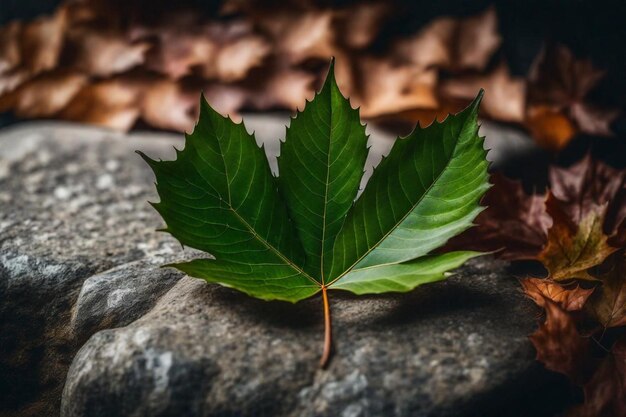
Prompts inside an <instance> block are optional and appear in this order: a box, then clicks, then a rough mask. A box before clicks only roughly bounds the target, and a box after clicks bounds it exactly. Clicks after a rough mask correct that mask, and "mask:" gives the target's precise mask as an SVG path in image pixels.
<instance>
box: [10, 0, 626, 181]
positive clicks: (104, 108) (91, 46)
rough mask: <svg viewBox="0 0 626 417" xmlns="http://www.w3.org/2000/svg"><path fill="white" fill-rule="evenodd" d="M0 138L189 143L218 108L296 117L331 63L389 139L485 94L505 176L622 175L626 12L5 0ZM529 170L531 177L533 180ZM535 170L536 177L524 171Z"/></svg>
mask: <svg viewBox="0 0 626 417" xmlns="http://www.w3.org/2000/svg"><path fill="white" fill-rule="evenodd" d="M1 5H2V6H1V7H0V25H1V26H0V125H2V126H6V125H9V124H12V123H17V122H19V121H20V120H24V119H58V120H68V121H74V122H80V123H88V124H94V125H99V126H105V127H109V128H112V129H116V130H122V131H126V130H131V129H157V130H166V131H184V130H189V129H191V128H192V126H193V123H194V120H195V118H196V111H197V104H198V95H199V92H200V91H203V92H204V94H205V95H206V97H207V99H208V101H209V102H210V103H211V105H212V106H213V107H215V108H216V109H218V110H219V111H220V112H222V113H224V114H230V115H232V116H234V117H235V118H237V117H238V115H240V114H241V113H242V112H246V113H249V112H269V111H272V112H274V111H294V110H295V109H296V108H298V107H300V108H301V107H302V106H303V105H304V103H305V99H311V98H312V97H313V94H314V92H315V90H316V88H318V87H319V86H320V83H321V81H322V78H323V76H324V75H325V72H326V70H327V67H328V62H329V57H331V56H335V57H336V59H337V78H338V82H339V84H340V87H341V88H342V91H344V93H345V94H346V95H348V96H349V97H350V98H351V101H352V103H353V105H355V106H357V105H358V106H360V107H361V114H362V116H363V118H364V119H366V120H367V121H368V122H372V123H374V124H376V125H379V126H383V127H385V128H386V129H388V130H390V131H391V132H392V133H394V134H396V133H397V134H403V133H407V132H408V130H409V129H410V127H411V126H412V125H414V124H415V123H416V122H420V123H421V124H422V125H424V124H428V123H430V122H431V121H432V120H433V119H434V118H439V119H442V118H443V117H445V115H447V114H448V113H449V112H456V111H458V110H459V109H460V108H462V107H463V106H465V105H466V104H467V103H468V102H469V101H470V100H471V99H472V98H473V97H474V96H475V95H476V93H477V92H478V90H479V88H481V87H482V88H484V89H485V90H486V95H485V100H484V102H483V107H482V117H483V118H485V119H490V120H493V121H495V122H497V123H501V124H506V125H509V126H512V127H514V128H515V129H519V130H520V131H523V132H526V133H527V134H528V136H529V137H530V138H532V139H529V140H530V141H532V142H533V147H532V148H530V149H532V151H531V152H530V154H528V155H527V154H523V155H519V154H518V155H512V156H511V159H512V162H511V163H510V164H508V165H507V167H506V168H505V170H508V171H509V172H507V173H508V174H509V175H511V176H515V177H519V178H523V179H527V180H528V181H527V182H531V183H532V184H533V185H534V186H541V182H542V179H543V178H545V175H544V173H545V171H546V169H547V164H548V163H549V162H554V161H555V160H556V161H557V162H562V163H568V161H574V160H577V159H579V158H580V156H581V155H582V154H584V153H585V152H587V151H588V150H589V149H591V151H592V152H593V153H594V154H596V156H599V157H601V158H602V159H606V160H608V161H609V162H610V163H612V164H613V165H616V166H623V165H624V163H625V161H624V160H623V159H624V158H623V156H622V155H623V151H624V146H623V143H624V141H623V136H624V135H625V134H626V121H625V119H624V115H623V109H624V107H625V104H626V103H625V102H626V94H625V93H626V77H624V74H626V48H624V47H623V41H624V39H626V25H624V17H625V16H626V5H625V3H624V2H622V1H578V0H563V1H559V0H550V1H496V2H493V1H486V0H485V1H483V0H476V1H467V0H446V1H437V2H425V1H408V0H384V1H368V2H364V1H347V0H345V1H317V2H314V1H307V0H292V1H279V2H278V1H277V2H273V1H263V2H262V1H246V0H230V1H207V0H181V1H176V2H171V1H167V0H158V1H155V0H65V1H58V0H1ZM528 164H531V166H533V169H532V170H529V165H528ZM529 171H531V172H529Z"/></svg>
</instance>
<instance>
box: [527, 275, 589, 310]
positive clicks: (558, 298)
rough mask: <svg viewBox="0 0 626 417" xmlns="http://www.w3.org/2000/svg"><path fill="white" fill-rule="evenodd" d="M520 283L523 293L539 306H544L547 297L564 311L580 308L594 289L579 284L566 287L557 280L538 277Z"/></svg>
mask: <svg viewBox="0 0 626 417" xmlns="http://www.w3.org/2000/svg"><path fill="white" fill-rule="evenodd" d="M521 284H522V288H523V289H524V293H525V294H526V295H527V296H528V297H530V298H531V299H532V300H533V301H534V302H535V304H537V305H538V306H539V307H545V306H546V302H545V300H546V299H548V300H550V301H552V302H554V303H556V304H558V305H559V307H561V308H562V309H563V310H565V311H576V310H580V309H582V308H583V306H584V305H585V303H586V302H587V299H588V298H589V296H590V295H591V294H592V293H593V291H594V288H587V289H585V288H581V287H579V286H575V287H573V288H566V287H564V286H562V285H561V284H559V283H557V282H554V281H551V280H548V279H539V278H526V279H523V280H521Z"/></svg>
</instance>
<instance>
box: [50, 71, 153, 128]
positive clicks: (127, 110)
mask: <svg viewBox="0 0 626 417" xmlns="http://www.w3.org/2000/svg"><path fill="white" fill-rule="evenodd" d="M141 88H142V86H141V83H139V82H138V81H137V80H136V79H132V78H124V77H119V78H113V79H109V80H105V81H100V82H98V83H94V84H91V85H88V86H86V87H84V88H83V89H82V90H80V91H79V92H78V94H76V95H75V96H74V98H73V99H72V100H71V101H70V103H69V104H68V105H67V107H66V108H65V109H63V111H62V112H61V113H60V115H59V116H60V117H61V118H62V119H65V120H72V121H78V122H83V123H91V124H94V125H98V126H104V127H109V128H112V129H117V130H129V129H130V128H131V127H132V126H133V125H134V124H135V122H136V120H137V118H138V117H139V113H140V109H139V99H140V94H141Z"/></svg>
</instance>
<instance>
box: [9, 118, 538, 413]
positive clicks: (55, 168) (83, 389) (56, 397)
mask: <svg viewBox="0 0 626 417" xmlns="http://www.w3.org/2000/svg"><path fill="white" fill-rule="evenodd" d="M284 119H286V118H285V117H282V116H280V117H278V118H273V117H269V118H268V117H262V116H253V117H251V118H248V119H246V120H247V126H248V127H249V128H250V130H256V131H257V132H258V139H259V140H260V141H263V142H265V144H266V149H267V151H268V153H269V154H270V155H275V154H276V153H277V152H278V142H277V140H276V139H278V138H280V137H282V135H283V134H284V128H283V125H284V121H285V120H284ZM370 133H372V139H371V140H370V142H371V144H372V154H371V156H370V158H369V159H368V163H367V165H368V167H367V168H368V170H370V171H371V166H372V165H374V164H376V163H377V161H378V160H379V159H380V156H381V154H382V153H384V152H386V150H387V149H389V147H390V146H391V145H392V144H393V137H392V136H391V135H388V134H386V133H383V132H381V131H378V130H376V129H373V128H372V129H370ZM182 143H183V141H182V135H169V134H156V133H143V134H141V133H140V134H131V135H125V134H120V133H113V132H110V131H107V130H103V129H98V128H93V127H81V126H77V125H71V124H65V123H50V122H46V123H26V124H24V125H22V126H20V127H16V128H12V129H8V130H4V131H2V132H0V398H2V401H0V416H46V417H47V416H55V415H58V414H59V407H60V403H61V390H62V388H63V385H64V383H65V380H66V376H67V371H68V368H69V367H70V364H71V363H72V360H73V359H74V357H75V355H76V352H78V350H79V348H80V347H81V346H82V345H83V344H84V343H85V341H87V340H88V339H89V338H90V336H92V335H93V334H94V333H95V335H94V336H93V338H91V339H89V342H87V344H86V345H85V347H84V348H83V349H82V350H81V353H80V354H79V355H78V357H76V359H75V361H74V365H73V366H72V371H71V373H70V379H69V380H68V382H67V385H66V388H65V392H66V398H65V400H64V403H63V404H64V413H65V415H83V416H92V415H93V416H97V415H107V416H108V415H111V416H114V415H128V414H133V413H134V415H177V416H178V415H229V413H231V414H233V415H246V413H247V414H249V415H277V416H278V415H304V416H306V415H342V414H343V415H346V416H358V415H376V414H378V413H381V412H383V413H392V415H393V413H395V414H396V415H410V414H415V413H414V411H415V410H418V411H419V412H420V413H422V414H424V415H429V414H428V413H431V411H432V412H433V413H435V414H432V415H438V414H436V413H439V414H441V415H444V414H445V410H446V407H451V406H452V405H453V404H457V403H458V404H466V403H472V401H475V400H472V398H476V395H478V396H480V395H483V394H484V395H491V393H492V392H493V391H494V389H496V388H494V387H502V386H503V384H504V386H509V385H507V384H513V385H515V384H518V383H524V382H526V381H529V380H530V379H529V378H531V376H532V375H531V374H532V373H530V374H529V372H530V371H528V370H529V369H530V368H531V363H532V360H531V356H532V355H531V354H532V351H531V349H530V345H529V344H528V342H527V341H526V339H525V334H526V333H527V332H529V331H530V329H531V328H532V325H531V324H532V323H531V321H532V320H530V319H529V317H532V315H528V314H524V315H522V316H520V317H522V318H523V320H522V322H519V320H517V316H516V314H517V313H516V312H517V310H518V309H520V308H522V306H523V308H526V307H527V305H526V304H524V302H523V300H522V297H521V296H520V295H519V294H517V293H516V291H515V285H514V284H513V283H510V282H505V281H507V279H508V277H507V276H506V274H503V272H502V270H501V267H500V266H497V267H496V266H494V265H492V264H490V263H489V262H486V263H485V262H483V263H480V262H479V263H478V264H476V265H475V266H474V267H473V269H472V268H469V269H467V270H466V272H465V275H464V276H466V277H468V276H470V275H473V272H472V271H474V272H476V271H478V275H479V276H478V277H474V278H472V280H475V283H474V281H468V282H462V280H461V281H458V282H457V281H452V282H450V283H445V284H441V285H439V284H438V285H437V286H431V288H426V289H425V290H423V291H422V290H419V291H418V292H416V293H414V294H410V295H403V296H388V297H374V298H365V299H360V300H356V299H354V298H351V297H349V296H342V295H337V296H336V297H335V300H334V309H335V322H336V333H337V347H338V350H339V354H338V355H337V357H336V359H335V361H334V362H333V364H332V365H331V368H330V369H329V370H328V371H320V370H318V369H317V366H316V362H317V359H318V358H317V356H318V353H319V352H318V348H319V344H320V340H319V339H320V334H319V333H320V331H321V329H320V325H319V324H320V322H321V315H320V311H319V310H320V308H319V305H318V303H319V300H311V301H308V302H305V303H302V304H299V305H297V306H291V305H284V304H282V303H264V302H260V301H257V300H252V299H249V298H247V297H245V296H242V295H241V294H239V293H237V292H234V291H231V290H228V289H225V288H219V287H215V286H211V285H207V284H204V283H203V282H201V281H195V280H190V279H184V280H183V281H180V279H181V277H182V275H181V274H179V273H177V272H174V271H172V270H169V269H160V268H158V265H160V264H162V263H165V262H170V261H173V260H175V259H183V258H189V257H196V256H198V255H197V254H196V253H193V252H191V251H189V250H186V251H185V253H182V252H181V248H180V245H179V244H178V243H177V242H176V241H175V240H174V239H172V238H171V237H169V236H168V235H165V234H161V233H155V231H154V229H155V228H156V227H158V226H160V225H161V224H162V222H161V219H160V218H159V217H158V215H157V214H156V213H155V212H154V210H152V209H151V208H150V207H149V206H148V204H146V200H149V199H156V197H155V192H154V187H153V185H152V182H153V175H152V173H151V172H150V170H149V168H148V167H147V166H146V164H144V163H143V162H142V161H141V160H140V158H139V157H138V156H137V155H135V154H134V153H133V151H134V150H135V149H141V150H143V151H144V152H146V153H147V154H149V155H150V156H152V157H162V158H171V157H173V155H174V152H173V148H172V145H176V146H179V147H180V146H182ZM271 164H274V161H271ZM274 168H275V166H274ZM366 176H367V174H366ZM476 268H478V269H476ZM493 268H495V269H493ZM492 270H493V271H495V272H493V271H492ZM460 278H461V277H459V279H460ZM489 280H492V281H489ZM496 281H497V284H493V283H494V282H496ZM500 281H503V283H502V285H500V284H501V283H500ZM177 282H178V284H176V283H177ZM489 282H492V284H493V285H498V287H494V288H491V284H489ZM500 286H501V288H499V287H500ZM164 294H165V295H164ZM423 294H426V295H423ZM456 296H458V297H459V300H456V299H454V297H456ZM431 297H434V298H432V300H431ZM451 297H452V298H451ZM501 297H503V298H501ZM499 299H500V301H498V300H499ZM433 300H434V301H433ZM502 300H506V301H504V302H503V301H502ZM457 301H458V303H459V304H458V305H457V304H456V303H457ZM414 303H415V304H414ZM509 303H510V304H509ZM424 317H426V319H425V318H424ZM501 317H507V320H509V321H511V322H512V323H513V324H512V325H511V323H506V325H504V324H503V323H504V322H502V321H499V319H500V318H501ZM428 318H430V319H428ZM457 320H458V321H457ZM481 320H482V322H481ZM524 320H525V321H524ZM431 321H432V323H438V324H437V325H435V324H430V322H431ZM120 326H128V327H124V328H121V329H118V330H104V331H100V330H103V329H108V328H115V327H120ZM433 326H434V327H433ZM437 326H439V327H437ZM488 327H491V328H492V329H489V328H488ZM98 331H100V332H99V333H97V332H98ZM497 331H502V333H501V334H500V336H499V337H496V336H495V335H496V333H497ZM479 351H480V352H479ZM481 352H482V353H481ZM486 352H490V353H486ZM507 352H508V353H507ZM481 355H482V356H481ZM515 355H517V356H518V357H517V358H516V359H517V360H518V361H519V362H517V361H512V358H514V357H515ZM107 358H108V359H107ZM533 375H534V374H533ZM532 377H533V378H534V376H532ZM446 390H450V392H448V393H447V392H446ZM476 407H478V406H476ZM470 409H471V408H470ZM475 409H478V408H475ZM237 410H240V411H241V412H239V411H237ZM418 415H419V414H418Z"/></svg>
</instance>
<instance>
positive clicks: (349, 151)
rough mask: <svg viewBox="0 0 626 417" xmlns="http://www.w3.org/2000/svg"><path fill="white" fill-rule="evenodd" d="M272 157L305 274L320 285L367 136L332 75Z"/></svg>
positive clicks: (352, 190) (354, 184)
mask: <svg viewBox="0 0 626 417" xmlns="http://www.w3.org/2000/svg"><path fill="white" fill-rule="evenodd" d="M285 139H286V140H285V142H283V143H282V144H281V151H280V153H281V156H280V157H279V158H278V167H279V172H280V178H279V184H280V187H281V190H282V193H283V195H284V196H285V199H286V200H287V203H288V205H289V213H290V215H291V218H292V219H293V222H294V224H295V226H296V228H297V230H298V234H299V236H300V239H301V241H302V245H303V246H304V251H305V252H306V257H307V258H306V267H305V270H306V271H307V272H308V273H309V274H311V275H312V276H314V277H315V278H317V279H318V280H319V281H321V282H324V281H325V280H324V274H323V272H324V264H325V263H327V262H328V261H329V258H330V256H331V251H332V247H333V243H334V241H335V236H336V235H337V233H338V232H339V229H340V228H341V226H342V225H343V222H344V220H345V218H346V214H347V213H348V210H349V209H350V207H351V206H352V203H353V202H354V199H355V197H356V195H357V192H358V190H359V183H360V182H361V177H362V176H363V166H364V165H365V159H366V158H367V136H366V135H365V126H364V125H362V124H361V122H360V119H359V112H358V110H355V109H352V107H350V102H349V101H348V100H347V99H345V98H344V97H343V96H342V95H341V92H340V91H339V88H337V84H336V82H335V77H334V74H333V65H332V64H331V68H330V71H329V73H328V77H327V78H326V82H325V83H324V86H323V87H322V89H321V91H320V92H319V93H318V94H317V95H316V97H315V99H314V100H313V101H312V102H310V103H307V105H306V107H305V109H304V111H303V112H302V113H299V114H298V115H297V116H296V117H295V118H293V119H292V121H291V125H290V126H289V128H288V129H287V135H286V138H285Z"/></svg>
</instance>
